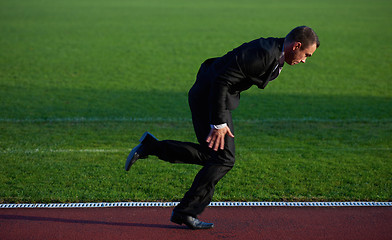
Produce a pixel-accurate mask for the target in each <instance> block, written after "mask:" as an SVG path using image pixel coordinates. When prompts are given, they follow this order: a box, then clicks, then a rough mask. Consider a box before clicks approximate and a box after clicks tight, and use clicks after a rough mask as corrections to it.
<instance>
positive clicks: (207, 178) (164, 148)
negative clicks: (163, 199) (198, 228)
mask: <svg viewBox="0 0 392 240" xmlns="http://www.w3.org/2000/svg"><path fill="white" fill-rule="evenodd" d="M189 105H190V107H191V112H192V122H193V126H194V130H195V133H196V136H197V139H198V142H199V144H196V143H191V142H180V141H174V140H164V141H159V142H157V143H155V146H154V148H153V149H154V151H153V155H156V156H157V157H159V158H160V159H162V160H164V161H168V162H171V163H187V164H197V165H202V166H203V167H202V169H201V170H200V171H199V172H198V173H197V175H196V177H195V179H194V181H193V184H192V186H191V187H190V189H189V190H188V192H187V193H186V194H185V196H184V197H183V199H182V200H181V202H180V203H179V205H177V206H176V207H175V208H174V212H177V213H181V214H186V215H190V216H193V217H197V215H199V214H200V213H202V212H203V210H204V209H205V208H206V207H207V206H208V204H209V203H210V202H211V200H212V197H213V194H214V190H215V185H216V184H217V183H218V181H219V180H220V179H221V178H222V177H223V176H224V175H225V174H226V173H227V172H228V171H230V169H232V167H233V166H234V162H235V158H234V152H235V147H234V139H233V138H231V137H229V136H227V135H226V137H225V146H224V149H223V150H218V151H213V150H212V149H210V148H209V147H208V143H207V142H206V138H207V136H208V134H209V132H210V130H211V127H210V123H209V113H208V107H207V109H206V108H205V107H203V104H202V105H200V104H199V103H198V102H197V100H196V101H195V100H194V99H193V98H192V90H191V91H190V97H189ZM227 124H228V127H229V128H230V130H231V132H232V133H233V134H234V128H233V122H232V119H231V116H230V117H229V119H227Z"/></svg>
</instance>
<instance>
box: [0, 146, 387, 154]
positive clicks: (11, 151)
mask: <svg viewBox="0 0 392 240" xmlns="http://www.w3.org/2000/svg"><path fill="white" fill-rule="evenodd" d="M309 150H310V149H308V148H299V147H298V148H295V147H293V148H243V147H239V148H238V149H237V151H238V152H296V151H309ZM313 150H317V151H325V152H328V151H336V152H366V151H392V148H387V147H379V148H378V147H375V148H369V147H368V148H360V147H358V148H334V147H331V148H316V149H313ZM129 151H131V148H129V149H39V148H37V149H4V150H2V151H0V153H2V154H34V153H125V152H129Z"/></svg>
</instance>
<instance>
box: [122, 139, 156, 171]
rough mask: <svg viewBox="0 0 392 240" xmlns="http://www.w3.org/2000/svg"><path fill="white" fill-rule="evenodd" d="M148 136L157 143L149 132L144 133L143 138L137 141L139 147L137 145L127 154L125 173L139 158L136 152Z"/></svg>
mask: <svg viewBox="0 0 392 240" xmlns="http://www.w3.org/2000/svg"><path fill="white" fill-rule="evenodd" d="M148 135H149V136H150V137H152V138H154V139H155V140H157V141H159V140H158V139H157V138H156V137H155V136H154V135H152V134H151V133H149V132H145V133H144V134H143V136H142V137H141V138H140V139H139V142H140V143H139V145H137V146H136V147H134V148H133V149H132V151H131V152H130V153H129V155H128V157H127V161H126V162H125V171H129V169H130V168H131V166H132V165H133V164H134V163H135V162H136V161H137V160H138V159H139V158H140V156H139V155H138V154H137V152H136V151H137V150H138V149H139V147H140V146H141V143H142V142H143V141H144V139H145V138H146V137H147V136H148Z"/></svg>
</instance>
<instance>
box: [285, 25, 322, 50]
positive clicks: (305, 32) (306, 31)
mask: <svg viewBox="0 0 392 240" xmlns="http://www.w3.org/2000/svg"><path fill="white" fill-rule="evenodd" d="M285 42H286V43H292V42H300V43H301V44H302V47H301V48H302V49H304V48H307V47H308V46H310V45H312V44H314V43H316V47H319V46H320V41H319V38H318V36H317V34H316V33H315V32H314V31H313V29H311V28H310V27H307V26H300V27H296V28H294V29H293V30H291V32H289V34H287V36H286V38H285Z"/></svg>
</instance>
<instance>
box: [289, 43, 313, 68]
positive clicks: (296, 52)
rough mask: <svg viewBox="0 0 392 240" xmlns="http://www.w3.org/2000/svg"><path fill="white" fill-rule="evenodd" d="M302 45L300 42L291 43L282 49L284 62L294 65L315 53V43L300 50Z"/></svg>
mask: <svg viewBox="0 0 392 240" xmlns="http://www.w3.org/2000/svg"><path fill="white" fill-rule="evenodd" d="M301 46H302V44H301V43H300V42H294V43H291V44H290V45H289V46H287V47H285V49H284V58H285V62H286V63H288V64H290V65H295V64H298V63H301V62H303V63H304V62H305V61H306V59H307V58H308V57H311V56H312V55H313V53H314V51H316V49H317V46H316V43H314V44H313V45H310V46H308V47H307V48H305V49H301Z"/></svg>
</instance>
